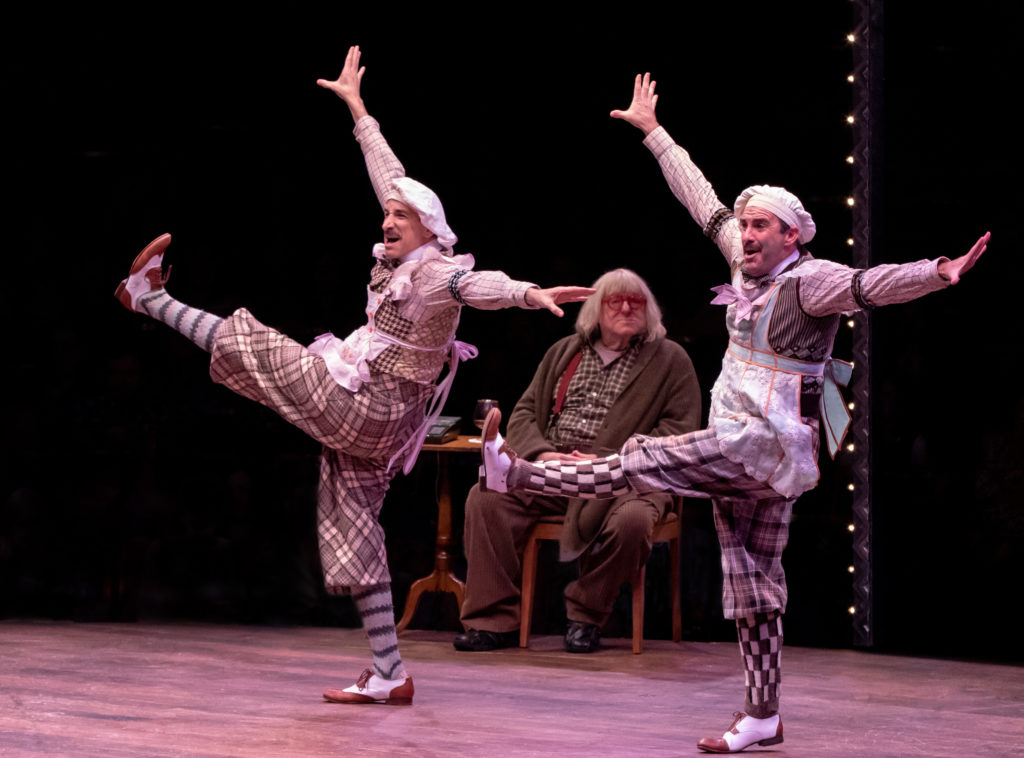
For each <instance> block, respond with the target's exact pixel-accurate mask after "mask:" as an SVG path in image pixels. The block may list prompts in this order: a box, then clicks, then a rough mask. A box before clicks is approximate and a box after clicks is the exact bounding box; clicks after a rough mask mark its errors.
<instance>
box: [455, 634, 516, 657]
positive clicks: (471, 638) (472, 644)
mask: <svg viewBox="0 0 1024 758" xmlns="http://www.w3.org/2000/svg"><path fill="white" fill-rule="evenodd" d="M518 644H519V631H518V630H513V631H511V632H488V631H487V630H485V629H467V630H466V633H465V634H460V635H458V636H456V637H455V639H454V640H453V641H452V645H454V646H455V649H456V650H463V651H468V652H472V653H481V652H483V651H485V650H500V649H501V648H503V647H515V646H516V645H518Z"/></svg>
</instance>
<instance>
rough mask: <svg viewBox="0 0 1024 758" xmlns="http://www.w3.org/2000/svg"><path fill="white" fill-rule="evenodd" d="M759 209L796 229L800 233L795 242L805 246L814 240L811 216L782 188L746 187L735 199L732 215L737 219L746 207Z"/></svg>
mask: <svg viewBox="0 0 1024 758" xmlns="http://www.w3.org/2000/svg"><path fill="white" fill-rule="evenodd" d="M748 206H749V207H751V208H760V209H762V210H766V211H769V212H770V213H774V214H775V215H776V216H778V217H779V218H780V219H782V221H784V222H785V223H786V224H787V225H788V226H793V227H796V228H797V230H798V231H799V232H800V235H799V237H797V241H798V242H799V243H800V244H801V245H805V244H807V243H808V242H810V241H811V240H812V239H814V232H815V230H816V228H817V227H815V225H814V219H813V218H811V214H810V213H808V212H807V211H805V210H804V205H803V203H801V202H800V198H798V197H797V196H796V195H794V194H793V193H792V192H790V191H789V190H787V189H785V188H783V187H771V186H769V185H767V184H756V185H754V186H753V187H747V188H746V189H745V190H743V192H741V193H740V196H739V197H737V198H736V205H735V206H734V207H733V213H735V214H736V216H737V217H738V216H739V215H740V214H742V213H743V210H744V209H745V208H747V207H748Z"/></svg>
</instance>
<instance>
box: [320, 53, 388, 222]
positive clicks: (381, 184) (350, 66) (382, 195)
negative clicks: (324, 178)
mask: <svg viewBox="0 0 1024 758" xmlns="http://www.w3.org/2000/svg"><path fill="white" fill-rule="evenodd" d="M361 55H362V53H361V52H360V50H359V46H358V45H353V46H352V47H350V48H349V49H348V55H346V56H345V66H344V67H343V68H342V69H341V73H340V74H339V75H338V78H337V79H335V80H333V81H328V80H327V79H317V80H316V83H317V84H318V85H320V86H321V87H323V88H324V89H328V90H330V91H331V92H333V93H334V94H336V95H337V96H338V97H340V98H341V99H342V100H344V101H345V104H346V105H348V109H349V111H350V112H351V113H352V119H353V120H354V121H355V122H356V128H355V135H356V139H357V140H358V141H359V146H360V147H361V148H362V150H363V158H364V160H365V161H366V171H367V173H368V174H369V175H370V183H371V184H372V185H373V191H374V193H375V194H376V195H377V201H378V202H379V203H380V207H381V208H383V207H384V203H385V200H386V198H387V196H388V194H389V193H390V192H391V184H392V182H394V180H395V179H397V178H399V177H400V176H405V167H404V166H403V165H402V163H401V161H399V160H398V156H396V155H395V153H394V151H393V150H392V149H391V146H390V145H388V143H387V140H385V139H384V135H382V134H381V133H380V125H379V124H378V123H377V121H376V119H374V118H373V117H372V116H370V114H369V112H368V111H367V110H366V106H365V105H364V104H363V98H362V95H361V94H360V86H361V84H362V81H363V74H364V73H366V66H360V65H359V58H360V56H361Z"/></svg>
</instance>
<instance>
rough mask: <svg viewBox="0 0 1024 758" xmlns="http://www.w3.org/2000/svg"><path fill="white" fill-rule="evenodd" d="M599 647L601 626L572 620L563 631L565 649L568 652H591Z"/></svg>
mask: <svg viewBox="0 0 1024 758" xmlns="http://www.w3.org/2000/svg"><path fill="white" fill-rule="evenodd" d="M599 647H601V627H599V626H598V625H597V624H587V623H584V622H582V621H573V622H571V623H570V624H569V629H568V630H567V631H566V632H565V650H566V652H568V653H593V652H594V651H595V650H597V649H598V648H599Z"/></svg>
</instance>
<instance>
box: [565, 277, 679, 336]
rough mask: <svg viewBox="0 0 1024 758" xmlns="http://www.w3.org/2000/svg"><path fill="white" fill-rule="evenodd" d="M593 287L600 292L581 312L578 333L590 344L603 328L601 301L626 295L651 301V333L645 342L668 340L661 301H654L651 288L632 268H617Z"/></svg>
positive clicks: (577, 322) (648, 323) (594, 295)
mask: <svg viewBox="0 0 1024 758" xmlns="http://www.w3.org/2000/svg"><path fill="white" fill-rule="evenodd" d="M593 287H594V289H595V290H597V291H596V292H595V293H594V294H593V295H591V296H590V297H588V298H587V299H586V301H585V302H584V303H583V307H582V308H580V315H579V316H577V317H576V333H577V334H579V335H580V337H582V338H583V340H584V341H585V342H589V341H590V340H591V336H592V335H593V333H594V332H595V331H597V329H598V328H599V327H600V324H601V301H602V300H604V299H605V298H606V297H608V296H609V295H617V294H620V293H623V292H626V293H634V294H640V295H643V296H644V297H645V298H647V309H646V313H647V329H646V333H645V334H644V342H653V341H654V340H656V339H660V338H662V337H664V336H665V325H664V324H662V323H661V308H659V307H658V301H657V300H655V299H654V293H653V292H651V288H650V287H648V286H647V282H645V281H644V280H643V279H641V278H640V275H639V274H637V273H635V272H633V271H630V270H629V269H628V268H617V269H615V270H614V271H609V272H608V273H607V274H604V275H603V276H601V277H599V278H598V280H597V281H596V282H594V284H593Z"/></svg>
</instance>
